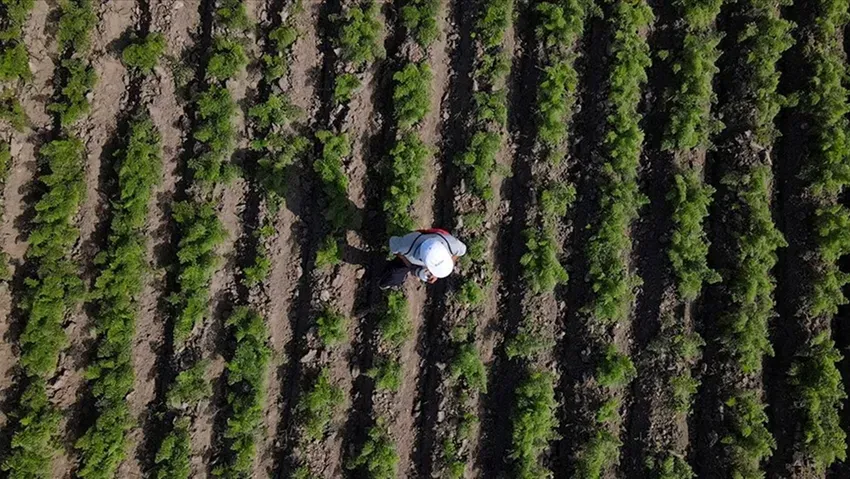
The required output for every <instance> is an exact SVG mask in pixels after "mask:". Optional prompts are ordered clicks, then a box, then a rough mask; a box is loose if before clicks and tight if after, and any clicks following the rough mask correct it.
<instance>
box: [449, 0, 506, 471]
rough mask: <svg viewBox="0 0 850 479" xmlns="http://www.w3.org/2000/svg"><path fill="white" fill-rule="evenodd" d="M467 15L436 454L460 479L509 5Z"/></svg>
mask: <svg viewBox="0 0 850 479" xmlns="http://www.w3.org/2000/svg"><path fill="white" fill-rule="evenodd" d="M478 8H479V10H477V11H476V12H475V20H474V23H473V31H472V35H473V38H474V39H475V47H476V58H475V64H474V70H473V73H472V75H473V79H474V80H475V84H476V86H477V89H476V91H475V92H474V93H473V96H472V111H471V118H470V122H469V123H470V127H469V133H468V135H469V136H468V137H467V144H466V148H465V150H464V151H463V152H462V153H460V155H459V156H458V157H457V158H456V159H455V165H456V167H457V168H458V170H459V172H460V178H461V181H462V182H463V183H464V184H465V186H466V190H467V192H464V191H463V189H462V188H461V191H460V193H456V194H460V195H464V194H471V199H472V201H457V202H456V204H458V205H465V206H464V207H463V208H460V209H458V210H457V211H455V214H456V215H457V216H458V218H459V220H460V221H458V223H459V224H460V226H459V230H460V232H461V234H462V235H463V239H464V241H465V242H466V244H467V246H468V247H467V254H466V255H465V256H464V257H463V258H462V263H461V271H462V277H461V279H460V283H459V285H458V287H457V289H456V290H455V291H454V293H453V295H452V296H451V297H450V301H451V303H452V305H453V306H452V308H451V309H449V311H450V312H449V314H450V315H452V316H454V317H452V318H451V321H448V322H447V323H448V324H447V325H448V328H449V329H448V331H447V333H448V334H447V336H448V339H449V341H448V346H449V358H450V359H449V365H448V368H447V371H448V375H447V377H446V379H444V382H445V395H446V397H445V399H444V400H446V401H447V402H448V405H449V407H447V409H446V411H447V421H446V422H447V424H448V425H449V427H448V428H447V430H446V431H445V433H444V435H443V436H442V437H441V442H440V443H439V444H438V449H437V451H436V453H437V458H438V464H439V467H441V468H442V470H443V474H444V476H445V477H450V478H461V477H464V475H465V470H466V466H467V463H468V462H469V459H470V456H471V454H472V453H473V451H471V450H470V447H469V444H470V443H471V439H472V436H473V434H474V430H475V429H474V427H475V425H476V424H477V422H478V412H477V403H478V397H479V395H480V394H483V393H486V392H487V373H486V367H485V365H484V363H483V361H482V359H481V356H480V352H479V350H478V344H477V342H478V341H479V339H480V333H479V332H478V331H477V326H478V325H477V319H478V317H480V316H481V315H482V314H483V313H484V305H485V301H486V299H487V297H488V296H489V295H490V294H491V289H492V286H493V284H492V283H493V278H492V276H493V266H492V261H491V258H490V257H489V255H488V254H487V251H488V249H489V244H490V243H491V242H492V241H493V237H492V236H493V233H492V231H491V230H490V228H489V227H488V222H487V217H488V215H489V214H490V209H491V208H490V206H491V205H492V200H493V199H494V193H493V189H492V183H493V180H494V178H495V176H496V174H497V172H498V166H497V155H498V153H499V150H500V149H501V148H502V143H503V138H504V136H505V127H506V124H507V86H506V81H507V76H508V72H509V69H510V61H509V56H510V52H509V50H508V49H507V45H506V41H505V40H506V35H507V33H508V30H509V29H510V28H511V23H512V20H513V14H514V2H513V1H512V0H488V1H486V2H481V4H480V5H479V6H478Z"/></svg>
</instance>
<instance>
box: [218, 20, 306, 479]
mask: <svg viewBox="0 0 850 479" xmlns="http://www.w3.org/2000/svg"><path fill="white" fill-rule="evenodd" d="M299 12H300V5H297V4H295V5H291V6H288V7H286V12H285V13H286V16H285V18H286V20H285V21H284V22H283V23H281V24H280V25H276V26H274V27H273V28H270V29H269V30H268V32H267V33H266V34H265V35H264V38H263V39H264V41H265V42H266V48H265V51H264V52H263V54H262V57H261V59H260V66H261V69H262V73H263V81H262V83H261V85H260V89H259V98H258V100H257V102H256V103H255V104H254V106H252V107H251V108H250V109H249V111H248V119H249V122H250V126H251V130H252V137H253V139H252V142H251V149H252V150H253V151H254V153H255V155H256V161H257V168H256V170H255V174H256V176H255V178H253V181H254V185H255V186H258V187H260V188H261V191H262V202H263V204H264V205H265V211H264V212H263V211H262V210H261V214H260V217H258V221H259V223H258V225H257V228H256V229H255V230H254V231H253V232H252V233H250V234H252V235H253V236H254V238H253V241H254V242H255V243H254V244H255V245H256V248H255V250H254V251H253V258H252V261H251V263H250V264H249V265H247V266H245V267H244V268H243V269H242V275H241V278H240V280H241V282H242V284H243V286H244V287H245V288H248V289H250V288H254V287H258V286H260V285H262V284H264V283H265V282H266V280H267V279H268V275H269V273H270V270H271V259H270V258H269V256H268V252H267V248H266V242H267V240H268V238H271V237H273V236H274V235H275V226H274V218H275V216H276V213H277V212H278V211H279V209H280V208H281V206H282V205H283V203H284V201H285V198H286V188H285V187H286V184H287V181H288V175H289V172H290V168H291V167H292V166H293V165H294V164H295V163H296V161H299V160H300V159H301V158H303V156H304V155H305V153H306V152H307V149H308V148H309V146H310V141H309V139H308V138H306V137H305V136H303V135H301V134H299V132H297V131H296V128H297V126H296V125H294V124H293V122H295V121H297V120H298V119H299V118H300V115H301V112H300V110H299V109H298V108H296V107H295V106H294V105H293V104H292V103H291V102H290V100H289V96H288V94H287V92H286V91H285V90H284V89H283V88H282V87H281V82H282V81H283V80H284V79H285V78H286V77H287V75H288V72H289V64H290V62H291V55H292V47H293V45H294V44H295V42H296V40H297V39H298V35H299V32H298V29H297V25H296V23H295V18H296V15H297V14H298V13H299ZM250 296H251V295H250V293H249V297H248V298H240V301H242V302H249V303H250ZM226 326H227V334H228V335H229V336H230V337H231V338H232V341H233V344H235V347H234V349H233V350H232V351H231V352H230V355H229V357H228V359H227V365H226V377H227V381H226V401H227V406H226V409H225V412H224V414H225V417H226V422H225V427H224V430H223V432H222V441H221V442H222V448H221V450H220V457H219V461H218V462H219V465H218V466H217V467H216V468H215V470H214V474H216V475H217V476H220V477H231V478H248V477H251V474H252V466H253V463H254V458H255V457H256V454H257V446H256V443H257V438H258V435H259V434H260V433H261V431H262V423H263V404H264V401H265V395H266V381H267V372H268V365H269V361H270V357H271V354H272V350H271V347H270V345H269V332H268V327H267V324H266V320H265V318H264V317H263V316H262V315H261V314H260V313H258V312H257V311H256V310H255V308H254V307H253V306H250V305H247V306H246V305H243V306H238V307H237V308H236V309H235V310H234V311H233V313H232V314H231V316H230V318H229V319H228V321H227V322H226Z"/></svg>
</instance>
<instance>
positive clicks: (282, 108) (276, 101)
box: [248, 93, 301, 130]
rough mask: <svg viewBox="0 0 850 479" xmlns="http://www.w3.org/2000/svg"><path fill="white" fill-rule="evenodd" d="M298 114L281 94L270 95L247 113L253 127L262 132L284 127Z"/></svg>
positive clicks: (295, 108)
mask: <svg viewBox="0 0 850 479" xmlns="http://www.w3.org/2000/svg"><path fill="white" fill-rule="evenodd" d="M300 114H301V110H299V109H298V107H297V106H295V105H293V104H292V103H291V102H290V101H289V98H287V97H286V96H285V95H283V94H282V93H272V94H270V95H269V96H268V98H266V99H265V101H263V102H261V103H257V104H256V105H254V106H252V107H251V109H250V110H249V111H248V116H250V117H251V119H252V120H253V121H254V124H255V126H256V127H257V128H259V129H262V130H266V129H270V128H272V127H273V126H276V127H282V126H285V125H287V124H288V123H289V122H290V121H292V120H293V119H296V118H298V116H299V115H300Z"/></svg>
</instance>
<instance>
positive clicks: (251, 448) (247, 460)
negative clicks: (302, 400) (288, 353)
mask: <svg viewBox="0 0 850 479" xmlns="http://www.w3.org/2000/svg"><path fill="white" fill-rule="evenodd" d="M225 327H227V328H229V331H230V333H231V334H232V335H233V339H234V340H235V342H236V348H235V349H234V351H233V355H232V356H231V357H230V358H229V359H228V361H227V405H228V410H227V423H226V425H225V428H224V435H223V436H224V439H225V442H226V444H227V452H226V457H225V464H224V465H222V466H221V467H220V468H217V469H216V471H214V472H215V474H216V475H217V476H220V477H226V478H249V477H251V474H252V466H253V462H254V456H256V449H257V447H256V441H257V435H258V434H259V433H260V431H261V430H262V425H263V398H264V397H265V386H266V375H267V374H266V373H267V366H268V363H269V358H270V357H271V353H272V351H271V347H269V333H268V330H267V328H266V324H265V320H264V318H263V317H262V316H260V315H259V314H258V313H257V312H256V311H254V310H253V309H251V308H247V307H244V306H242V307H238V308H236V309H235V310H234V311H233V313H232V314H231V315H230V318H228V319H227V322H225Z"/></svg>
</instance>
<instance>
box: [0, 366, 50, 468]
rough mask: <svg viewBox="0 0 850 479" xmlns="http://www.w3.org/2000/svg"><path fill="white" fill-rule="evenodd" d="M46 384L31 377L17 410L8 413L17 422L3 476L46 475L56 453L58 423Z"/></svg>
mask: <svg viewBox="0 0 850 479" xmlns="http://www.w3.org/2000/svg"><path fill="white" fill-rule="evenodd" d="M46 387H47V386H46V384H45V382H44V380H43V379H41V378H37V377H35V378H32V379H31V380H30V382H29V384H28V385H27V387H26V389H25V390H24V392H23V394H22V395H21V399H20V403H19V405H18V409H17V411H15V413H14V414H13V415H12V416H11V418H13V419H14V420H15V423H17V426H18V427H17V429H16V431H15V435H14V436H13V437H12V444H11V448H10V451H8V453H7V454H8V455H7V456H6V459H5V460H4V461H3V464H2V465H0V470H3V471H4V472H6V473H8V476H7V477H10V478H18V477H28V478H29V477H31V478H45V479H46V478H48V477H50V476H51V473H52V467H51V466H52V461H53V456H54V455H55V454H56V452H57V447H56V440H57V439H58V429H59V422H60V420H61V419H62V414H61V413H60V412H59V411H58V410H57V409H56V408H54V407H53V405H52V404H51V403H50V399H49V398H48V397H47V390H46Z"/></svg>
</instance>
